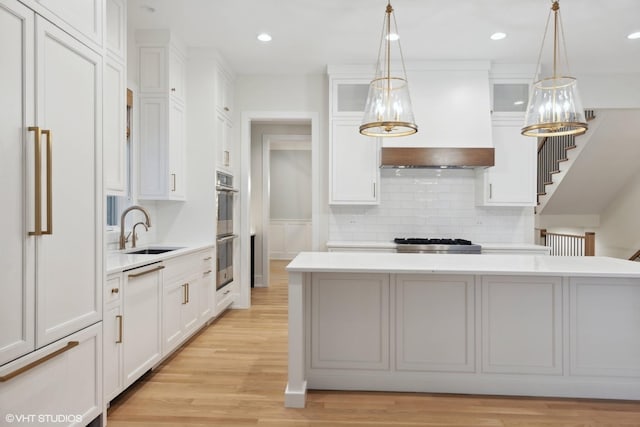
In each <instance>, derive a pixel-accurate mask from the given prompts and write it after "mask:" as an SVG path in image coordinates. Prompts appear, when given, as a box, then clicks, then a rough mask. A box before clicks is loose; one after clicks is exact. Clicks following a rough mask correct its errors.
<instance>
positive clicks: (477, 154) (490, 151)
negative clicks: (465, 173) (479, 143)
mask: <svg viewBox="0 0 640 427" xmlns="http://www.w3.org/2000/svg"><path fill="white" fill-rule="evenodd" d="M494 165H495V149H494V148H489V147H487V148H476V147H473V148H454V147H451V148H447V147H439V148H428V147H424V148H423V147H383V148H382V151H381V156H380V167H381V168H443V169H444V168H482V167H484V168H486V167H490V166H494Z"/></svg>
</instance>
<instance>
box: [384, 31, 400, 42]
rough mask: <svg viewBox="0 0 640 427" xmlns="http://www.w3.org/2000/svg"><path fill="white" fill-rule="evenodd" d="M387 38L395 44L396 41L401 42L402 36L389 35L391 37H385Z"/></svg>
mask: <svg viewBox="0 0 640 427" xmlns="http://www.w3.org/2000/svg"><path fill="white" fill-rule="evenodd" d="M385 38H386V39H387V40H389V41H392V42H394V41H396V40H399V39H400V36H399V35H397V34H396V33H389V35H388V36H385Z"/></svg>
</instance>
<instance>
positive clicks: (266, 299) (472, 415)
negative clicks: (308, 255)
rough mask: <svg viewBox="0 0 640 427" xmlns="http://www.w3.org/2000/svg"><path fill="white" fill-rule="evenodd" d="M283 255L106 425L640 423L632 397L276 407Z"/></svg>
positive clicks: (313, 398)
mask: <svg viewBox="0 0 640 427" xmlns="http://www.w3.org/2000/svg"><path fill="white" fill-rule="evenodd" d="M286 264H287V262H283V261H272V264H271V283H270V287H269V288H255V289H253V290H252V307H251V309H250V310H231V311H228V312H227V313H225V314H224V315H223V316H222V317H221V318H219V319H217V320H216V321H215V322H213V323H212V324H211V325H210V326H209V327H208V328H206V329H204V330H203V331H201V332H200V333H199V334H198V335H197V336H195V337H194V338H192V339H191V340H190V341H189V342H188V343H187V344H186V345H185V346H183V347H182V348H181V349H180V350H179V351H178V352H177V353H176V354H175V355H174V356H173V357H172V358H170V359H169V360H166V361H165V362H163V364H162V365H160V366H159V367H158V368H157V369H156V370H155V371H154V372H151V373H149V374H147V375H145V376H144V377H143V378H141V379H140V381H138V382H137V383H136V384H134V385H133V386H132V387H131V388H130V389H129V390H127V391H125V392H124V393H123V394H121V395H120V396H119V397H118V398H116V399H115V400H114V401H113V402H112V405H111V408H109V411H108V425H109V426H111V427H123V426H131V427H151V426H154V427H155V426H160V427H165V426H185V427H204V426H207V427H210V426H221V427H249V426H254V427H255V426H257V427H303V426H305V427H306V426H311V427H356V426H358V427H363V426H371V427H381V426H392V427H417V426H487V427H525V426H526V427H557V426H562V427H574V426H575V427H578V426H580V427H605V426H606V427H640V402H635V401H609V400H591V399H551V398H523V397H508V396H505V397H501V396H477V395H446V394H426V393H380V392H335V391H321V390H311V391H309V393H308V396H307V407H306V408H304V409H291V408H285V407H284V388H285V385H286V379H287V275H286V273H285V271H284V267H285V266H286Z"/></svg>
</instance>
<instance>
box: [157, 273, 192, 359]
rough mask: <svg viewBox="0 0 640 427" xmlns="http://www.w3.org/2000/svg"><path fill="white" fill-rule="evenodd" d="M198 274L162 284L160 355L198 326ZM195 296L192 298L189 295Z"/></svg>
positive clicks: (177, 343) (166, 352) (170, 349)
mask: <svg viewBox="0 0 640 427" xmlns="http://www.w3.org/2000/svg"><path fill="white" fill-rule="evenodd" d="M198 279H199V278H198V276H195V277H194V276H191V277H187V278H185V279H183V280H180V279H178V280H177V281H173V282H170V283H165V284H164V286H163V289H164V290H163V294H162V298H163V302H162V355H163V356H165V355H167V354H169V353H171V352H172V351H173V350H174V349H175V348H176V347H177V346H178V345H179V344H180V343H181V342H182V341H183V340H184V339H185V338H186V337H188V336H189V335H191V333H192V332H194V331H195V330H196V328H197V327H198V309H199V307H198V298H197V297H198V287H197V282H198ZM192 294H193V295H194V297H195V298H192V297H191V295H192Z"/></svg>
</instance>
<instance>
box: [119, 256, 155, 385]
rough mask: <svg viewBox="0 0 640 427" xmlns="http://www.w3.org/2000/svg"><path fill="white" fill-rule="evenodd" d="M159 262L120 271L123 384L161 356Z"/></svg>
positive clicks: (131, 380) (127, 383) (140, 373)
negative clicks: (122, 276) (121, 286)
mask: <svg viewBox="0 0 640 427" xmlns="http://www.w3.org/2000/svg"><path fill="white" fill-rule="evenodd" d="M163 269H164V265H162V263H155V264H150V265H147V266H144V267H140V268H136V269H133V270H129V271H125V272H124V285H123V288H124V290H123V292H124V294H123V328H122V329H123V333H122V341H123V353H124V355H123V370H124V377H123V385H124V387H125V388H126V387H128V386H130V385H131V384H132V383H133V382H134V381H136V380H137V379H138V378H140V376H142V375H143V374H144V373H145V372H147V371H148V370H149V369H151V368H152V367H153V366H154V365H155V364H156V363H158V362H159V361H160V358H161V357H162V336H161V331H162V327H161V325H162V273H161V271H162V270H163Z"/></svg>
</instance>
